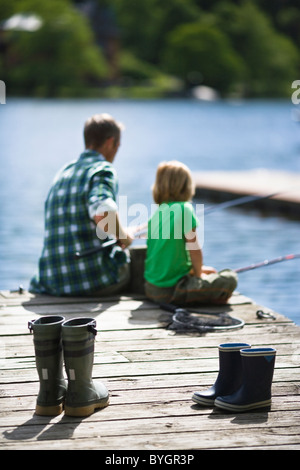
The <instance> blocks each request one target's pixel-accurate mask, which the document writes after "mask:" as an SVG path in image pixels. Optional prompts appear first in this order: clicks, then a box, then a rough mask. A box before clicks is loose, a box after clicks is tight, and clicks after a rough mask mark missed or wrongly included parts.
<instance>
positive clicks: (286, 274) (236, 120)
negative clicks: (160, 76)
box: [0, 98, 300, 325]
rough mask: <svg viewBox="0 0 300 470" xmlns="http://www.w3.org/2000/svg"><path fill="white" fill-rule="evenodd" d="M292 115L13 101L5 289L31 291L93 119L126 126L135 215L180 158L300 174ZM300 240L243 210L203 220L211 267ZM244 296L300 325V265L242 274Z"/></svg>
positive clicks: (1, 125)
mask: <svg viewBox="0 0 300 470" xmlns="http://www.w3.org/2000/svg"><path fill="white" fill-rule="evenodd" d="M294 108H295V106H293V105H292V103H291V102H289V101H277V102H273V101H251V102H247V101H246V102H215V103H203V102H198V101H193V100H154V101H129V100H117V101H113V100H32V99H9V98H8V99H7V103H6V104H5V105H1V106H0V163H1V167H0V168H1V170H0V197H1V206H0V250H1V251H0V289H9V290H10V289H11V290H14V289H17V288H18V286H19V285H20V284H22V285H23V286H24V287H25V288H27V287H28V283H29V280H30V277H31V276H32V274H33V273H34V272H35V270H36V266H37V261H38V257H39V254H40V251H41V248H42V239H43V206H44V200H45V198H46V195H47V192H48V189H49V186H50V184H51V181H52V179H53V177H54V175H55V173H56V172H57V170H58V169H59V168H60V167H61V166H62V165H64V164H65V163H66V162H68V161H70V160H74V159H76V158H77V157H78V155H79V154H80V152H81V151H82V150H83V137H82V128H83V123H84V121H85V120H86V118H87V117H89V116H90V115H92V114H95V113H101V112H108V113H110V114H112V115H113V116H114V117H115V118H116V119H117V120H120V121H122V122H123V123H124V125H125V126H126V130H125V132H124V133H123V137H122V143H121V147H120V150H119V152H118V155H117V158H116V161H115V166H116V169H117V171H118V175H119V194H120V195H121V196H122V197H125V196H126V197H127V206H128V208H131V209H132V208H137V207H138V206H135V205H136V204H140V205H141V204H143V206H144V207H147V208H149V211H150V206H151V204H152V197H151V189H150V188H151V185H152V183H153V179H154V176H155V171H156V167H157V165H158V163H159V162H160V161H162V160H171V159H177V160H181V161H183V162H184V163H186V164H187V165H188V166H189V167H190V168H191V170H193V171H201V170H206V171H207V170H245V169H249V170H250V169H254V168H269V169H277V170H278V169H279V170H280V169H281V170H284V171H293V172H300V123H297V122H296V121H295V120H293V112H294V111H295V109H294ZM198 202H201V201H198ZM207 204H209V203H207ZM209 205H211V204H209ZM135 214H136V215H137V213H135ZM132 215H133V213H132V212H131V216H132ZM127 216H128V213H127V214H125V219H127V220H128V222H131V221H132V217H131V216H130V217H131V218H130V217H129V216H128V218H127ZM122 218H123V221H124V214H123V216H122ZM299 235H300V221H289V220H285V219H283V218H280V217H273V216H272V217H262V216H261V215H260V214H259V213H257V212H255V211H251V212H249V211H246V210H245V208H242V207H240V208H235V209H230V210H229V209H227V210H219V211H215V212H212V213H211V214H207V215H206V216H205V232H204V245H203V252H204V261H205V263H206V264H209V265H213V266H215V267H216V268H218V269H222V268H224V267H231V268H237V267H241V266H246V265H249V264H252V263H256V262H260V261H262V260H264V259H271V258H275V257H278V256H281V255H285V254H288V253H299V252H300V243H299V240H300V236H299ZM238 290H239V291H240V292H242V293H243V294H245V295H247V296H250V297H251V298H253V299H254V300H255V301H256V302H258V303H260V304H262V305H265V306H266V307H270V308H272V309H274V310H275V311H277V312H280V313H283V314H284V315H287V316H288V317H289V318H292V319H293V320H294V321H295V322H296V323H297V324H299V325H300V261H299V260H293V261H288V262H283V263H279V264H276V265H273V266H269V267H263V268H260V269H256V270H253V271H248V272H247V273H243V274H240V276H239V286H238Z"/></svg>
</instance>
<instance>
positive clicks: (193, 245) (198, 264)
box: [185, 229, 203, 277]
mask: <svg viewBox="0 0 300 470" xmlns="http://www.w3.org/2000/svg"><path fill="white" fill-rule="evenodd" d="M185 241H186V247H187V249H188V251H189V253H190V257H191V262H192V266H193V274H194V276H196V277H201V274H202V264H203V255H202V250H201V248H200V245H199V242H198V237H197V233H196V229H193V230H191V231H190V232H189V233H187V234H186V236H185Z"/></svg>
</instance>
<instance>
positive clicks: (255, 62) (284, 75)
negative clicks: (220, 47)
mask: <svg viewBox="0 0 300 470" xmlns="http://www.w3.org/2000/svg"><path fill="white" fill-rule="evenodd" d="M217 13H218V21H219V26H220V27H221V28H222V30H223V31H224V32H225V33H226V34H227V35H228V36H229V37H230V38H231V40H232V43H233V44H234V47H235V50H236V51H237V53H238V54H239V55H240V56H241V57H243V59H244V62H245V66H246V75H245V80H244V88H245V93H246V94H247V95H248V96H288V95H289V94H290V86H291V82H292V81H293V80H295V77H297V74H298V73H299V50H298V49H297V47H296V45H295V44H293V43H292V41H291V40H290V39H289V38H288V37H286V36H284V35H283V34H281V33H279V32H277V31H276V30H275V28H274V27H273V26H272V23H271V21H270V19H269V18H268V17H267V15H266V14H265V13H263V12H262V11H260V10H259V9H258V7H257V6H256V5H255V4H254V3H253V2H251V1H245V2H244V3H243V4H242V5H241V6H240V7H238V6H235V5H229V4H228V3H227V2H226V3H225V4H223V5H222V6H221V8H219V10H217Z"/></svg>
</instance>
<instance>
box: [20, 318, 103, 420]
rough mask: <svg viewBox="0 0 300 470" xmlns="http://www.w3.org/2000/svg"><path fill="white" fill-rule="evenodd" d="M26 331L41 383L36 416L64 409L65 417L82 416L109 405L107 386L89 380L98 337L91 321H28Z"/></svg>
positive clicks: (93, 322) (43, 319)
mask: <svg viewBox="0 0 300 470" xmlns="http://www.w3.org/2000/svg"><path fill="white" fill-rule="evenodd" d="M28 328H29V330H30V332H32V333H33V343H34V349H35V358H36V367H37V371H38V375H39V380H40V389H39V393H38V397H37V402H36V409H35V412H36V414H38V415H43V416H57V415H59V414H60V413H62V411H63V409H64V410H65V414H66V415H68V416H82V417H84V416H89V415H90V414H92V413H93V412H94V411H95V409H97V408H104V407H105V406H107V405H108V401H109V394H108V391H107V389H106V387H105V386H104V385H103V384H102V383H101V382H98V383H97V382H94V381H93V380H92V369H93V364H94V344H95V336H96V334H97V330H96V321H95V320H94V319H93V318H76V319H71V320H67V321H65V319H64V317H62V316H45V317H41V318H39V319H37V320H33V321H31V322H29V323H28ZM63 362H64V363H65V370H66V374H67V378H68V383H67V382H66V381H65V379H64V376H63Z"/></svg>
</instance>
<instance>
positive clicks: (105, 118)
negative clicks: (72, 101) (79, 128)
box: [84, 114, 124, 150]
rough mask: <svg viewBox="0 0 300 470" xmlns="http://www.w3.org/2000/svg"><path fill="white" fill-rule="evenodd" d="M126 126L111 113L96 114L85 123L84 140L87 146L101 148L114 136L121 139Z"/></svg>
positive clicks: (116, 139)
mask: <svg viewBox="0 0 300 470" xmlns="http://www.w3.org/2000/svg"><path fill="white" fill-rule="evenodd" d="M123 128H124V126H123V125H122V124H121V123H118V122H116V121H115V120H114V119H113V118H112V117H111V116H110V115H109V114H95V115H94V116H92V117H90V118H89V119H88V120H87V121H86V122H85V125H84V142H85V147H86V148H91V149H94V150H96V149H99V148H100V147H101V146H102V145H103V144H104V142H105V141H106V140H107V139H109V138H110V137H113V138H114V139H115V142H117V141H119V140H120V135H121V131H122V130H123Z"/></svg>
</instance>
